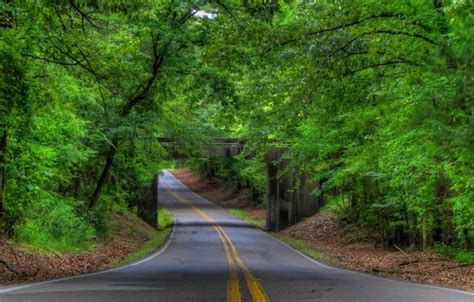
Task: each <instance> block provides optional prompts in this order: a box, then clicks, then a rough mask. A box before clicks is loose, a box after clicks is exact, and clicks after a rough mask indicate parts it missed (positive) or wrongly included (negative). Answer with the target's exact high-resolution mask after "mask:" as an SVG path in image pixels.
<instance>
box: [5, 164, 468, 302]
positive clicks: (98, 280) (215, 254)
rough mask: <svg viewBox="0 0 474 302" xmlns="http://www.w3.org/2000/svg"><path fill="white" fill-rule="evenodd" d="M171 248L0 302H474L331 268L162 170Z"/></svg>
mask: <svg viewBox="0 0 474 302" xmlns="http://www.w3.org/2000/svg"><path fill="white" fill-rule="evenodd" d="M159 187H160V189H159V190H160V191H159V194H160V200H161V201H162V203H163V204H164V206H166V207H167V208H168V209H169V210H170V211H171V212H172V213H173V215H174V216H175V219H176V226H175V230H174V232H173V234H172V236H171V239H170V241H169V242H168V243H167V245H166V246H165V247H164V248H163V249H161V250H160V251H158V252H157V253H155V254H153V255H151V256H150V257H148V258H146V259H144V260H142V261H140V262H138V263H136V264H132V265H129V266H126V267H121V268H118V269H114V270H109V271H105V272H99V273H94V274H88V275H82V276H77V277H71V278H65V279H59V280H53V281H46V282H39V283H33V284H26V285H22V286H16V287H7V288H3V289H0V301H44V302H55V301H239V300H240V301H288V302H289V301H429V302H434V301H443V302H447V301H471V302H472V301H474V294H472V293H467V292H462V291H456V290H451V289H443V288H437V287H432V286H428V285H422V284H417V283H410V282H403V281H395V280H390V279H385V278H380V277H375V276H371V275H367V274H361V273H355V272H350V271H346V270H342V269H338V268H333V267H329V266H326V265H324V264H321V263H318V262H316V261H313V260H311V259H309V258H307V257H305V256H303V255H302V254H300V253H298V252H296V251H294V250H293V249H291V248H289V247H288V246H286V245H285V244H283V243H281V242H280V241H278V240H276V239H274V238H273V237H271V236H269V235H268V234H266V233H265V232H263V231H261V230H258V229H255V228H253V227H251V226H250V225H248V224H246V223H244V222H242V221H240V220H239V219H237V218H235V217H233V216H231V215H229V214H228V213H226V212H225V211H224V210H222V209H221V208H219V207H217V206H215V205H214V204H212V203H211V202H209V201H206V200H204V199H203V198H201V197H199V196H197V195H196V194H194V193H193V192H191V191H190V190H188V189H187V188H186V187H185V186H184V185H182V184H181V183H180V182H179V181H177V180H176V179H175V178H174V177H173V176H172V175H171V174H170V173H168V172H164V176H163V177H162V179H161V181H160V186H159Z"/></svg>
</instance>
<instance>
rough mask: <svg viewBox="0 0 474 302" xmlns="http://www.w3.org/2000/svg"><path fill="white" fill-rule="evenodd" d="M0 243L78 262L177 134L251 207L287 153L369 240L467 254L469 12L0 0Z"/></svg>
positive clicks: (362, 5) (454, 0)
mask: <svg viewBox="0 0 474 302" xmlns="http://www.w3.org/2000/svg"><path fill="white" fill-rule="evenodd" d="M0 31H1V35H0V142H1V143H0V234H1V236H3V237H5V238H9V239H11V240H14V241H16V242H22V243H27V244H30V245H33V246H37V247H38V248H42V249H55V250H61V251H68V250H83V249H86V248H87V247H88V246H91V245H93V243H94V242H95V241H97V240H100V238H103V236H105V234H107V223H106V222H107V220H108V219H109V216H110V213H111V211H113V210H114V209H117V208H126V209H129V210H131V211H136V200H138V199H140V198H142V195H143V194H144V192H146V190H147V189H148V188H149V186H150V184H151V181H152V180H153V178H154V176H156V174H157V173H158V171H159V170H160V169H162V168H166V167H169V166H170V165H171V164H172V163H171V162H170V159H169V156H168V155H167V151H166V149H165V148H164V147H163V146H162V145H160V143H159V142H158V140H157V138H159V137H174V138H176V139H177V140H179V142H180V145H179V148H180V152H181V153H183V154H187V155H188V156H189V157H190V158H194V159H193V160H192V164H193V165H195V166H197V165H201V166H202V165H203V163H206V162H210V161H212V160H211V159H209V158H206V157H205V156H204V155H203V151H202V150H203V148H204V147H205V145H206V142H208V141H210V140H211V139H212V138H213V137H235V138H241V139H245V140H247V141H248V143H247V145H246V151H247V152H253V153H255V154H257V156H256V157H255V159H254V160H250V161H249V160H245V158H243V157H239V158H236V159H234V160H233V161H232V162H231V163H229V162H217V163H214V166H216V167H217V168H216V169H217V171H216V172H215V173H216V174H217V175H219V176H220V177H221V178H222V179H225V180H226V181H228V182H234V183H235V182H238V183H239V186H240V184H244V185H245V186H248V187H251V188H253V190H254V191H255V192H256V195H257V196H258V200H259V202H260V203H264V202H265V198H264V195H265V171H264V169H265V168H264V166H262V164H261V162H260V161H259V160H258V158H259V156H260V157H261V156H263V154H264V153H265V150H268V148H269V146H270V145H275V144H276V145H281V146H288V150H287V152H286V153H285V154H284V158H286V159H289V160H290V161H289V162H290V165H289V166H288V167H287V170H288V173H290V172H291V173H307V174H308V175H310V176H311V179H312V180H313V181H314V182H319V183H320V184H321V185H320V188H319V189H318V190H315V191H314V192H313V194H316V195H318V196H321V197H322V198H323V199H324V201H325V203H326V206H327V207H331V208H333V209H334V211H335V213H337V215H338V216H339V217H340V218H341V219H344V220H346V221H348V222H349V223H351V224H353V225H354V226H356V227H358V228H360V229H366V230H371V232H372V235H373V237H374V238H375V239H377V240H379V241H380V242H382V243H385V244H392V243H396V244H398V245H400V246H403V247H407V248H412V249H431V248H438V249H449V250H455V251H459V253H472V251H473V249H474V116H473V115H474V5H473V3H472V1H470V0H390V1H375V0H351V1H346V0H337V1H336V0H334V1H333V0H269V1H263V0H262V1H258V0H256V1H250V0H228V1H226V0H219V1H205V0H182V1H181V0H180V1H174V0H136V1H135V0H134V1H125V0H120V1H119V0H114V1H101V0H70V1H61V0H55V1H36V0H34V1H33V0H25V1H8V0H3V1H0Z"/></svg>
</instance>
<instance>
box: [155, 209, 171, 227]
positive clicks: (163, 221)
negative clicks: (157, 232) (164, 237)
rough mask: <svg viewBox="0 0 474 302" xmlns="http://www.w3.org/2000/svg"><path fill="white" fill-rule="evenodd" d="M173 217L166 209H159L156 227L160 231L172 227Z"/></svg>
mask: <svg viewBox="0 0 474 302" xmlns="http://www.w3.org/2000/svg"><path fill="white" fill-rule="evenodd" d="M173 222H174V219H173V215H171V213H170V212H169V211H168V210H167V209H161V210H159V211H158V226H159V227H160V229H166V228H167V227H168V226H171V225H173Z"/></svg>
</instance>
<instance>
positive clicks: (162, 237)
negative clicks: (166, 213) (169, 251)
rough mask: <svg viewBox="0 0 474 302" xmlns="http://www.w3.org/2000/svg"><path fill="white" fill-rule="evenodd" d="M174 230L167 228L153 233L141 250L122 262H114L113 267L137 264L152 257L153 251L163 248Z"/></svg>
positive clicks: (132, 253)
mask: <svg viewBox="0 0 474 302" xmlns="http://www.w3.org/2000/svg"><path fill="white" fill-rule="evenodd" d="M171 231H172V228H171V227H167V228H165V229H163V230H160V231H153V232H150V238H151V239H150V240H148V241H147V242H146V243H145V244H144V245H142V246H141V247H140V248H139V249H137V250H135V251H133V252H131V253H130V254H128V256H127V257H126V258H124V259H121V260H120V261H116V262H113V263H112V265H111V267H114V266H121V265H125V264H128V263H132V262H135V261H137V260H140V259H142V258H145V257H146V256H148V255H150V254H151V253H152V252H153V251H155V250H156V249H158V248H159V247H161V246H163V245H164V244H165V242H166V239H168V236H169V235H170V234H171Z"/></svg>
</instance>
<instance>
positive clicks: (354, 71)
mask: <svg viewBox="0 0 474 302" xmlns="http://www.w3.org/2000/svg"><path fill="white" fill-rule="evenodd" d="M400 64H409V65H413V66H418V64H417V63H414V62H412V61H410V60H397V61H387V62H383V63H377V64H372V65H368V66H364V67H362V68H359V69H356V70H351V71H348V72H346V73H344V74H343V76H350V75H354V74H356V73H358V72H360V71H363V70H366V69H371V68H375V67H382V66H391V65H400Z"/></svg>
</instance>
